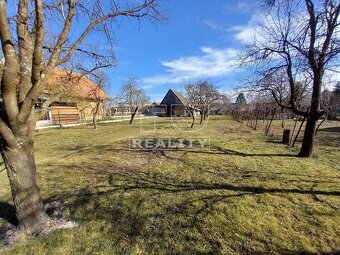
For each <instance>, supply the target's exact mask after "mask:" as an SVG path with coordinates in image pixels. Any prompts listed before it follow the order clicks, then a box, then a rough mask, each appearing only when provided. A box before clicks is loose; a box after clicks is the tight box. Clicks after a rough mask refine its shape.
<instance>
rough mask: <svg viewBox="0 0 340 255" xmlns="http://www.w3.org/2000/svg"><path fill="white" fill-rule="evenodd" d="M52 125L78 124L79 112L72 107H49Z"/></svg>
mask: <svg viewBox="0 0 340 255" xmlns="http://www.w3.org/2000/svg"><path fill="white" fill-rule="evenodd" d="M51 118H52V124H53V125H66V124H78V123H79V122H80V116H79V110H78V108H77V107H74V106H51Z"/></svg>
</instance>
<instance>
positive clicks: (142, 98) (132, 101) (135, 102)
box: [119, 78, 149, 124]
mask: <svg viewBox="0 0 340 255" xmlns="http://www.w3.org/2000/svg"><path fill="white" fill-rule="evenodd" d="M137 82H138V79H137V78H129V79H128V81H126V82H124V83H123V85H122V87H121V91H120V95H119V101H120V104H121V105H125V106H127V107H128V108H129V112H130V113H131V118H130V124H132V122H133V120H134V118H135V116H136V113H137V112H138V110H139V109H142V108H143V106H144V105H145V104H146V103H147V102H148V101H149V98H148V97H147V96H146V95H145V93H144V91H143V89H141V88H137Z"/></svg>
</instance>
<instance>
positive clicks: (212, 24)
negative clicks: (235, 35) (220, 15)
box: [203, 20, 230, 32]
mask: <svg viewBox="0 0 340 255" xmlns="http://www.w3.org/2000/svg"><path fill="white" fill-rule="evenodd" d="M203 24H205V25H207V26H208V27H210V28H211V29H213V30H218V31H224V32H228V31H230V29H229V28H228V27H226V26H225V25H221V24H218V23H216V22H214V21H212V20H204V21H203Z"/></svg>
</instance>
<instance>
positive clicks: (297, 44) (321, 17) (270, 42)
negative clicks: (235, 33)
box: [243, 0, 340, 157]
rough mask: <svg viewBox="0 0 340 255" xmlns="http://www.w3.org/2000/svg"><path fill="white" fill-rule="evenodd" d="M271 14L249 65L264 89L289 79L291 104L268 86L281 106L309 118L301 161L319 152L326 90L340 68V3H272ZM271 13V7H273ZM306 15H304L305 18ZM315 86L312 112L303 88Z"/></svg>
mask: <svg viewBox="0 0 340 255" xmlns="http://www.w3.org/2000/svg"><path fill="white" fill-rule="evenodd" d="M266 2H267V3H268V5H269V7H270V11H268V12H266V13H265V16H264V22H263V23H262V24H261V25H260V26H259V28H258V29H257V31H256V36H255V39H254V42H253V43H252V44H250V45H248V52H247V53H246V55H245V56H244V58H243V60H244V63H246V64H249V65H251V66H252V67H253V68H254V67H255V69H256V72H257V73H256V74H257V75H258V76H257V77H260V78H259V79H258V81H257V82H255V83H256V84H261V83H262V84H263V82H264V83H266V81H267V80H268V79H269V80H270V79H271V77H272V76H275V75H276V74H277V73H280V74H283V75H284V80H285V81H286V84H287V86H288V89H287V91H288V93H289V97H288V102H280V99H279V98H278V94H277V91H275V89H273V87H272V86H267V89H268V90H270V91H271V93H272V95H273V97H274V98H275V100H276V102H277V104H278V105H279V106H280V107H282V108H286V109H290V110H292V111H293V112H294V113H295V114H297V115H300V116H303V117H306V118H307V124H306V128H305V132H304V137H303V142H302V147H301V150H300V152H299V156H301V157H310V156H311V155H312V152H313V145H314V138H315V130H316V123H317V121H318V120H319V119H320V118H321V117H322V116H323V115H324V113H325V112H324V111H322V110H321V108H320V99H321V97H320V94H321V87H322V83H323V80H324V76H325V73H326V72H329V71H330V70H333V68H334V67H336V66H337V65H338V60H339V52H340V37H339V33H340V30H339V26H340V24H339V12H340V3H339V2H338V1H333V0H322V1H321V0H315V1H313V0H303V1H298V0H293V1H288V0H269V1H266ZM267 7H268V6H267ZM301 13H303V14H301ZM301 80H305V81H306V82H304V84H306V85H308V86H310V89H311V97H310V102H309V105H308V109H301V108H300V107H299V105H298V104H297V99H298V98H297V96H296V95H297V90H298V89H299V87H298V84H299V82H300V81H301Z"/></svg>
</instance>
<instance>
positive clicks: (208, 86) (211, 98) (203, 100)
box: [185, 80, 221, 127]
mask: <svg viewBox="0 0 340 255" xmlns="http://www.w3.org/2000/svg"><path fill="white" fill-rule="evenodd" d="M185 93H186V96H187V99H188V106H187V107H188V108H189V110H190V111H191V114H192V116H193V122H192V124H191V127H193V126H194V122H195V116H194V112H195V111H199V112H200V116H201V120H200V124H202V122H203V120H205V118H206V117H207V115H208V114H209V107H210V105H211V104H212V103H213V102H215V101H217V100H219V99H221V95H220V93H219V92H218V90H217V88H216V86H215V85H214V84H213V83H212V82H209V81H207V80H198V81H194V82H188V83H187V84H186V85H185Z"/></svg>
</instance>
